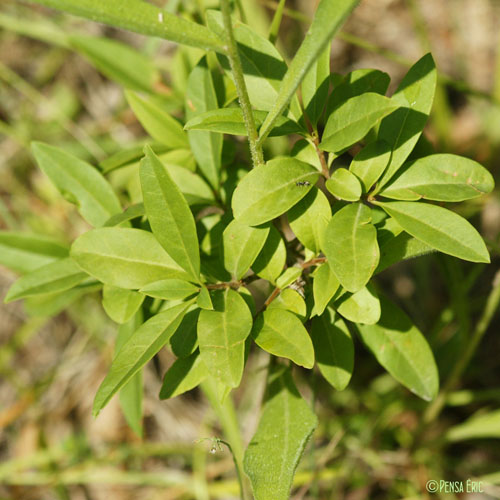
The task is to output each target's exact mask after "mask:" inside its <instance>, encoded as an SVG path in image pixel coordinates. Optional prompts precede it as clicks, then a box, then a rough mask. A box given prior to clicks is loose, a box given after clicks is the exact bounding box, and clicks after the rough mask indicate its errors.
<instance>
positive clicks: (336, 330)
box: [311, 308, 354, 391]
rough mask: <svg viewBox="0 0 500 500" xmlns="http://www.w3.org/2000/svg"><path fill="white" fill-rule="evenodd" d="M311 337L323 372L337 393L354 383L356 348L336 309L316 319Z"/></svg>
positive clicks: (318, 363) (319, 366)
mask: <svg viewBox="0 0 500 500" xmlns="http://www.w3.org/2000/svg"><path fill="white" fill-rule="evenodd" d="M311 337H312V341H313V344H314V353H315V356H316V364H317V365H318V368H319V371H320V372H321V374H322V375H323V377H325V379H326V380H327V381H328V383H330V384H331V385H332V386H333V387H334V388H335V389H337V391H342V390H343V389H345V388H346V387H347V384H348V383H349V380H351V375H352V370H353V367H354V344H353V341H352V337H351V334H350V333H349V329H348V328H347V326H346V324H345V323H344V321H343V319H342V318H340V317H339V316H338V315H336V314H335V311H334V310H333V309H330V308H328V309H326V310H325V311H324V313H322V314H321V315H320V316H317V317H316V318H314V319H313V322H312V330H311Z"/></svg>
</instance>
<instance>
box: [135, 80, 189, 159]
mask: <svg viewBox="0 0 500 500" xmlns="http://www.w3.org/2000/svg"><path fill="white" fill-rule="evenodd" d="M125 96H126V97H127V102H128V103H129V105H130V107H131V108H132V110H133V112H134V114H135V116H137V119H138V120H139V122H140V123H141V125H142V126H143V127H144V129H145V130H146V132H147V133H148V134H149V135H150V136H151V137H152V138H153V139H154V140H155V141H158V142H160V143H161V144H165V146H167V147H168V148H169V149H178V148H179V149H183V148H187V147H188V139H187V136H186V133H185V132H184V130H183V129H182V125H181V124H180V123H179V122H178V121H177V120H176V119H175V118H172V117H171V116H170V115H169V114H168V113H167V112H166V111H164V110H163V109H162V108H161V106H160V103H159V102H158V101H155V100H154V98H153V97H147V96H140V95H139V94H137V93H136V92H133V91H131V90H129V91H127V92H125Z"/></svg>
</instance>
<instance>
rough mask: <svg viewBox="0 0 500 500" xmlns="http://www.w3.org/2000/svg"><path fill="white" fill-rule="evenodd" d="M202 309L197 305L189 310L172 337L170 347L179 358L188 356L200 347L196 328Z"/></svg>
mask: <svg viewBox="0 0 500 500" xmlns="http://www.w3.org/2000/svg"><path fill="white" fill-rule="evenodd" d="M199 316H200V310H199V309H198V308H197V307H196V308H195V309H193V310H191V311H189V310H188V312H187V313H186V314H185V315H184V317H183V318H182V321H181V324H180V325H179V328H177V330H176V331H175V333H174V334H173V335H172V337H170V347H171V348H172V352H173V353H174V354H175V355H176V356H177V357H178V358H187V357H188V356H190V355H191V354H193V352H194V351H195V350H196V348H197V347H198V335H197V332H196V328H197V326H198V318H199Z"/></svg>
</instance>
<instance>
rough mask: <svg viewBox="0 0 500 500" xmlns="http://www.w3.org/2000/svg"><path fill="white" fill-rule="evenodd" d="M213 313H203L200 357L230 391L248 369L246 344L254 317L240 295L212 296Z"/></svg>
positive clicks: (217, 294)
mask: <svg viewBox="0 0 500 500" xmlns="http://www.w3.org/2000/svg"><path fill="white" fill-rule="evenodd" d="M213 305H214V310H213V311H201V313H200V318H199V320H198V343H199V347H200V356H201V359H202V360H203V362H204V363H205V365H206V367H207V368H208V370H209V371H210V373H211V374H212V375H213V376H214V377H216V378H217V379H218V380H220V381H221V382H223V383H224V384H226V385H228V386H229V387H238V385H239V384H240V381H241V377H242V375H243V368H244V365H245V340H246V338H247V337H248V335H249V333H250V330H251V329H252V314H251V313H250V310H249V309H248V306H247V304H246V302H245V300H244V299H243V298H242V297H241V296H240V294H239V293H238V292H235V291H234V290H231V289H227V290H224V291H217V292H215V293H214V294H213Z"/></svg>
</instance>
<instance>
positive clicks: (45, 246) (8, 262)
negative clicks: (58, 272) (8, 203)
mask: <svg viewBox="0 0 500 500" xmlns="http://www.w3.org/2000/svg"><path fill="white" fill-rule="evenodd" d="M68 254H69V249H68V248H67V247H65V246H64V245H63V244H62V243H60V242H59V241H57V240H54V239H53V238H49V237H47V236H42V235H39V234H29V233H22V232H15V231H0V265H2V266H5V267H6V268H8V269H10V270H12V271H15V272H18V273H28V272H30V271H34V270H35V269H37V268H38V267H42V266H43V265H45V264H49V263H50V262H54V261H55V260H57V259H62V258H64V257H67V256H68Z"/></svg>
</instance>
